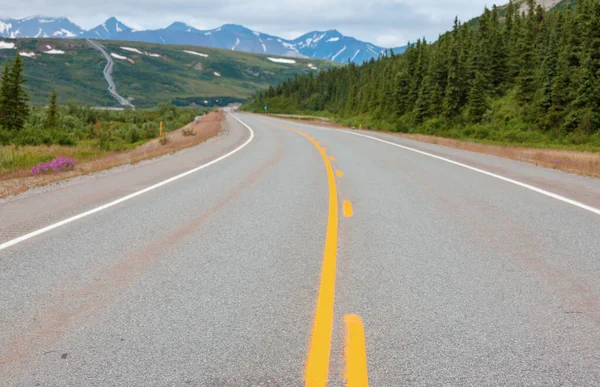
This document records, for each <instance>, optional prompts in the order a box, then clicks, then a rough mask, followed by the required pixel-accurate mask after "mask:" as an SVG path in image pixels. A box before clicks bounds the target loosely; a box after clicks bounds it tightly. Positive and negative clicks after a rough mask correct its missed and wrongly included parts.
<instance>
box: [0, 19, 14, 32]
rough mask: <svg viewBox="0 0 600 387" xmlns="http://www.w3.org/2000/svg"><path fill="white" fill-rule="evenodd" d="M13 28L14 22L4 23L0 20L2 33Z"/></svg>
mask: <svg viewBox="0 0 600 387" xmlns="http://www.w3.org/2000/svg"><path fill="white" fill-rule="evenodd" d="M11 29H12V23H4V22H2V21H0V33H8V32H10V30H11Z"/></svg>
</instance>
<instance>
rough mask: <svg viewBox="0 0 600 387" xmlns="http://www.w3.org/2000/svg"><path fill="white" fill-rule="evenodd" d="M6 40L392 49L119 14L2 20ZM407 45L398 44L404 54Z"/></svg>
mask: <svg viewBox="0 0 600 387" xmlns="http://www.w3.org/2000/svg"><path fill="white" fill-rule="evenodd" d="M0 37H4V38H13V39H16V38H90V39H101V40H122V41H137V42H147V43H159V44H185V45H192V46H204V47H214V48H222V49H230V50H233V51H244V52H252V53H259V54H269V55H280V56H290V57H306V58H315V59H325V60H330V61H332V62H339V63H347V62H348V61H351V62H354V63H362V62H365V61H368V60H371V59H372V58H378V57H379V56H381V55H383V54H384V53H385V52H386V50H387V49H386V48H383V47H378V46H376V45H374V44H370V43H367V42H363V41H360V40H357V39H355V38H353V37H350V36H344V35H342V34H341V33H340V32H339V31H337V30H328V31H312V32H309V33H307V34H304V35H302V36H300V37H298V38H296V39H293V40H288V39H283V38H281V37H278V36H273V35H268V34H264V33H262V32H258V31H253V30H251V29H248V28H246V27H244V26H241V25H237V24H225V25H223V26H221V27H219V28H215V29H212V30H199V29H196V28H194V27H192V26H189V25H187V24H185V23H181V22H175V23H173V24H171V25H169V26H168V27H166V28H162V29H157V30H143V31H136V30H134V29H132V28H130V27H128V26H127V25H125V24H124V23H123V22H121V21H119V20H118V19H117V18H115V17H111V18H109V19H108V20H106V22H104V23H102V24H100V25H99V26H97V27H95V28H92V29H90V30H87V31H86V30H83V29H82V28H80V27H79V26H77V25H76V24H74V23H73V22H71V21H70V20H69V19H68V18H64V17H60V18H50V17H43V16H33V17H28V18H24V19H5V20H0ZM405 49H406V47H397V48H393V50H394V52H396V53H401V52H404V50H405Z"/></svg>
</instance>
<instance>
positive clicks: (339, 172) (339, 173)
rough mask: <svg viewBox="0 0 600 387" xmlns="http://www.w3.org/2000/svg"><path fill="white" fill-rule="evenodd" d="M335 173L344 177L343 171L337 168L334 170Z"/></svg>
mask: <svg viewBox="0 0 600 387" xmlns="http://www.w3.org/2000/svg"><path fill="white" fill-rule="evenodd" d="M335 174H336V175H337V177H344V173H343V172H342V171H340V170H339V169H338V170H337V171H335Z"/></svg>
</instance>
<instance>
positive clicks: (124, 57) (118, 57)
mask: <svg viewBox="0 0 600 387" xmlns="http://www.w3.org/2000/svg"><path fill="white" fill-rule="evenodd" d="M110 56H112V57H113V58H115V59H120V60H128V59H129V58H127V57H126V56H123V55H119V54H115V53H114V52H111V53H110Z"/></svg>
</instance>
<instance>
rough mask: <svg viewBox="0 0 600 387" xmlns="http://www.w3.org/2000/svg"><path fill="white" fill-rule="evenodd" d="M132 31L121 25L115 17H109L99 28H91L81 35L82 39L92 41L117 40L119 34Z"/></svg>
mask: <svg viewBox="0 0 600 387" xmlns="http://www.w3.org/2000/svg"><path fill="white" fill-rule="evenodd" d="M131 31H132V29H131V28H129V27H127V26H126V25H125V24H123V23H121V22H120V21H118V20H117V18H115V17H111V18H110V19H108V20H107V21H105V22H104V23H102V24H100V25H99V26H97V27H95V28H92V29H91V30H89V31H86V32H84V33H83V34H82V37H83V38H92V39H104V40H109V39H117V40H118V37H119V35H120V34H122V33H128V32H131Z"/></svg>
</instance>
